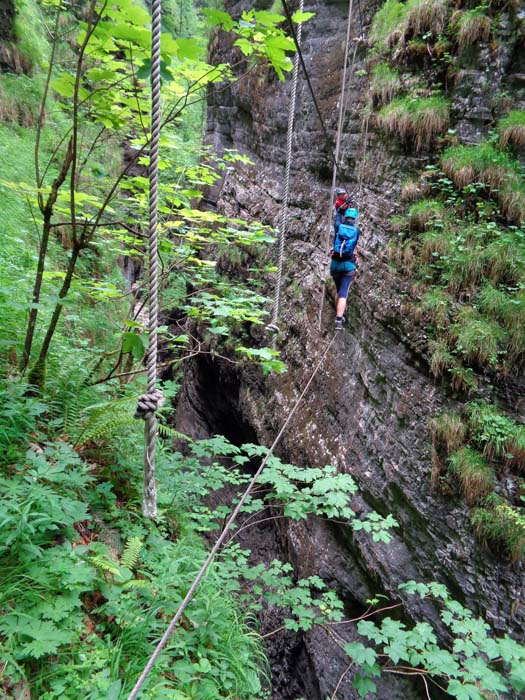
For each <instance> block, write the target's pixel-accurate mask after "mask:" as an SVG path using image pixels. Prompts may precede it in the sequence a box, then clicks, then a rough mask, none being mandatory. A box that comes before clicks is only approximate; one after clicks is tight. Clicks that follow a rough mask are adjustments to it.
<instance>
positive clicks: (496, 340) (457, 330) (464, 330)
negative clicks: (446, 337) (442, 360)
mask: <svg viewBox="0 0 525 700" xmlns="http://www.w3.org/2000/svg"><path fill="white" fill-rule="evenodd" d="M450 336H451V338H453V339H454V340H455V341H456V350H457V351H458V352H459V353H460V354H461V355H462V356H463V357H464V358H465V359H466V360H467V361H469V362H480V363H481V364H488V365H489V366H492V367H493V366H495V365H496V364H497V362H498V360H499V358H500V355H501V354H502V353H503V352H504V346H505V342H506V341H507V339H508V334H507V332H506V331H505V329H504V328H502V326H500V324H499V323H497V322H496V321H491V320H489V319H486V318H484V317H483V316H482V315H481V314H480V313H479V312H478V311H476V310H475V309H473V308H472V307H469V306H465V307H463V308H462V309H461V310H460V312H459V314H458V317H457V320H456V323H454V324H453V325H451V326H450Z"/></svg>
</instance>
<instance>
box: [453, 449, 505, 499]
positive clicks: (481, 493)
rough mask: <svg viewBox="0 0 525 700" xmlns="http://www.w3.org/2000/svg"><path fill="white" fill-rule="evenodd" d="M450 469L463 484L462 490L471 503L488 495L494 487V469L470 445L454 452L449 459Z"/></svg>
mask: <svg viewBox="0 0 525 700" xmlns="http://www.w3.org/2000/svg"><path fill="white" fill-rule="evenodd" d="M448 469H449V472H450V473H451V474H452V475H453V476H454V477H455V478H456V479H457V480H458V481H459V483H460V484H461V492H462V493H463V495H464V496H465V500H466V502H467V503H468V504H469V505H472V504H473V503H477V502H479V501H480V500H481V499H482V498H484V497H485V496H488V494H489V493H491V492H492V490H493V488H494V470H493V469H492V467H490V466H489V465H488V464H487V462H486V461H485V460H484V459H483V457H482V455H480V453H479V452H476V450H473V449H472V448H470V447H463V448H461V449H460V450H458V451H457V452H453V453H452V454H451V455H450V456H449V459H448Z"/></svg>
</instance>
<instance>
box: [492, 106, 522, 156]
mask: <svg viewBox="0 0 525 700" xmlns="http://www.w3.org/2000/svg"><path fill="white" fill-rule="evenodd" d="M498 131H499V142H500V145H501V146H502V147H503V148H505V146H507V145H508V144H509V143H510V144H513V145H516V146H523V145H524V144H525V111H523V110H518V109H516V110H513V111H512V112H510V113H509V114H508V115H507V116H506V117H504V118H503V119H500V120H499V122H498Z"/></svg>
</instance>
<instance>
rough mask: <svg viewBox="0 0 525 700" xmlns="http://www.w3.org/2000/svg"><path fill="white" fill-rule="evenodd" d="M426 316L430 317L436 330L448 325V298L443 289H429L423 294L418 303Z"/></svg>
mask: <svg viewBox="0 0 525 700" xmlns="http://www.w3.org/2000/svg"><path fill="white" fill-rule="evenodd" d="M419 305H420V308H421V310H422V311H423V313H424V314H425V315H426V316H430V318H431V319H432V321H433V322H434V323H435V325H436V326H437V327H438V328H444V327H446V326H448V324H449V320H450V318H449V314H450V297H449V296H448V294H447V293H446V291H445V290H444V289H439V288H435V289H430V290H429V291H428V292H426V293H425V294H423V296H422V297H421V301H420V303H419Z"/></svg>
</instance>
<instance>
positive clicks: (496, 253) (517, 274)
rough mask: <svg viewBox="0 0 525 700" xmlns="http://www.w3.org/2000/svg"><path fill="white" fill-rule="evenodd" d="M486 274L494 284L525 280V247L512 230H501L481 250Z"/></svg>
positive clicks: (481, 259)
mask: <svg viewBox="0 0 525 700" xmlns="http://www.w3.org/2000/svg"><path fill="white" fill-rule="evenodd" d="M479 258H480V261H481V263H482V265H483V269H484V270H485V276H486V277H488V278H489V279H490V280H491V281H492V283H493V284H495V285H497V284H500V283H506V284H511V285H513V284H519V283H520V282H522V281H525V248H524V246H523V242H522V241H521V240H520V237H519V236H517V235H515V234H514V232H512V231H505V230H502V231H499V232H498V233H497V237H496V238H495V239H494V240H493V241H492V242H491V243H489V244H488V245H486V246H485V247H483V248H481V249H480V250H479Z"/></svg>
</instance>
